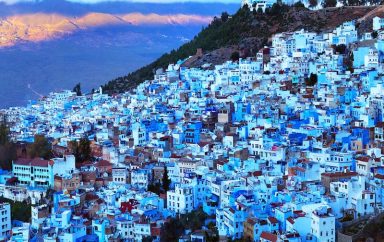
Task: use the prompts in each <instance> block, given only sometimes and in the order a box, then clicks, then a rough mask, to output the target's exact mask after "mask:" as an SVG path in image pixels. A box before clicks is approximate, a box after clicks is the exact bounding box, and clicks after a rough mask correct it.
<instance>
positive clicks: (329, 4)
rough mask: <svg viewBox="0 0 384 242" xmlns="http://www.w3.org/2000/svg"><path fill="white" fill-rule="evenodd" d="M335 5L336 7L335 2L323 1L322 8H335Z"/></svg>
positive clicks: (333, 0)
mask: <svg viewBox="0 0 384 242" xmlns="http://www.w3.org/2000/svg"><path fill="white" fill-rule="evenodd" d="M336 5H337V0H324V1H323V7H324V8H331V7H336Z"/></svg>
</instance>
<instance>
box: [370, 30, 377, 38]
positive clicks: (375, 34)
mask: <svg viewBox="0 0 384 242" xmlns="http://www.w3.org/2000/svg"><path fill="white" fill-rule="evenodd" d="M378 35H379V34H378V33H377V31H373V32H372V33H371V36H372V39H376V38H377V36H378Z"/></svg>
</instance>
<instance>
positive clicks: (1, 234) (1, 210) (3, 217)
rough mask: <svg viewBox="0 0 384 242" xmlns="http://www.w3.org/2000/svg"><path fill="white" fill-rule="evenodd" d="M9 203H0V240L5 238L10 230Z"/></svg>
mask: <svg viewBox="0 0 384 242" xmlns="http://www.w3.org/2000/svg"><path fill="white" fill-rule="evenodd" d="M11 228H12V227H11V205H10V204H9V203H2V204H0V240H6V239H7V238H8V237H9V236H10V231H11Z"/></svg>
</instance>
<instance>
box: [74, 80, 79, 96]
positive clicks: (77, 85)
mask: <svg viewBox="0 0 384 242" xmlns="http://www.w3.org/2000/svg"><path fill="white" fill-rule="evenodd" d="M73 92H76V95H77V96H81V84H80V83H77V84H76V86H75V87H74V88H73Z"/></svg>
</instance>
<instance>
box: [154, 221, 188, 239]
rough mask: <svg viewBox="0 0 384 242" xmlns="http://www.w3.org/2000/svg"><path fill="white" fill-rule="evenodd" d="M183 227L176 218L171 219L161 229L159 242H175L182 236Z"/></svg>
mask: <svg viewBox="0 0 384 242" xmlns="http://www.w3.org/2000/svg"><path fill="white" fill-rule="evenodd" d="M184 230H185V227H184V226H183V224H182V223H181V221H180V220H179V219H177V218H171V219H170V220H169V221H168V222H165V223H164V225H163V227H161V232H160V242H177V241H179V238H180V236H182V235H183V233H184Z"/></svg>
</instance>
